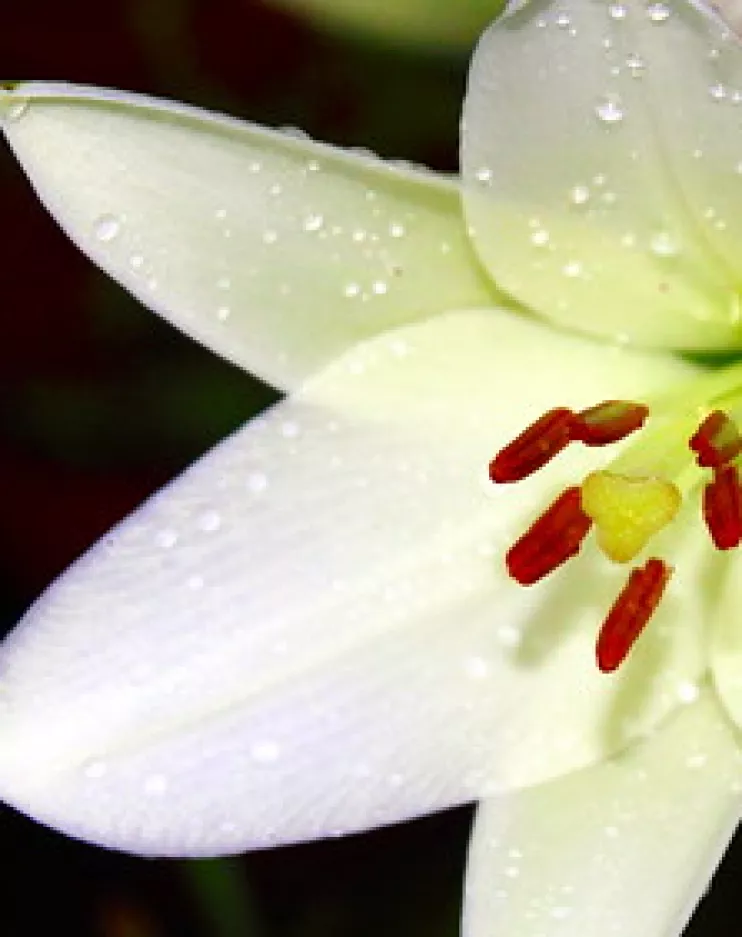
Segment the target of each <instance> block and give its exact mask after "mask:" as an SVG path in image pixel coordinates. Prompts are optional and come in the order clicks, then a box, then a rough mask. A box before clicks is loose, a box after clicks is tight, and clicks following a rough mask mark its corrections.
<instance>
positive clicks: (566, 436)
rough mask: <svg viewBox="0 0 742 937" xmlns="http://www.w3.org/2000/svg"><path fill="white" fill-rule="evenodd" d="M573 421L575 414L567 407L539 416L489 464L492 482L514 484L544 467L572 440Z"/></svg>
mask: <svg viewBox="0 0 742 937" xmlns="http://www.w3.org/2000/svg"><path fill="white" fill-rule="evenodd" d="M574 422H575V415H574V413H572V411H571V410H568V409H567V408H566V407H557V408H556V409H554V410H549V411H548V413H545V414H544V415H543V416H542V417H539V419H538V420H536V422H535V423H532V424H531V425H530V426H529V427H527V428H526V429H524V430H523V432H522V433H521V434H520V435H519V436H517V437H516V438H515V439H514V440H513V441H512V442H511V443H509V444H508V445H507V446H505V448H504V449H501V450H500V451H499V452H498V453H497V455H496V456H495V458H494V459H493V460H492V461H491V462H490V478H491V479H492V481H493V482H496V483H498V484H502V483H503V482H517V481H520V480H521V479H523V478H527V477H528V476H529V475H531V474H533V472H535V471H537V470H538V469H540V468H541V467H542V466H544V465H546V463H547V462H549V461H550V460H551V459H553V458H554V456H555V455H557V454H558V453H560V452H561V451H562V449H564V447H565V446H567V445H568V444H569V443H570V442H571V441H572V439H573V435H572V430H573V427H574Z"/></svg>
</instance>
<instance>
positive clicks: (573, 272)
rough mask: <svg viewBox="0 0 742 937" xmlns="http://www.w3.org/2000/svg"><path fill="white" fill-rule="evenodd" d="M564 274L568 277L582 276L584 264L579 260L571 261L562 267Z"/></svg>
mask: <svg viewBox="0 0 742 937" xmlns="http://www.w3.org/2000/svg"><path fill="white" fill-rule="evenodd" d="M562 272H563V273H564V275H565V276H566V277H579V276H582V264H581V263H580V262H579V260H570V261H569V262H568V263H566V264H565V265H564V267H562Z"/></svg>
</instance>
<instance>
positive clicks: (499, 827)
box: [464, 691, 742, 937]
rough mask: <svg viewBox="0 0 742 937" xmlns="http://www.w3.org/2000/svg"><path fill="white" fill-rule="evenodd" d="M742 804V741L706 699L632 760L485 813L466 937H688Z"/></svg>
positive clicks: (474, 854)
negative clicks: (588, 936) (686, 931)
mask: <svg viewBox="0 0 742 937" xmlns="http://www.w3.org/2000/svg"><path fill="white" fill-rule="evenodd" d="M741 805H742V758H741V757H740V748H739V742H738V740H737V737H736V736H735V734H734V732H733V731H732V730H731V729H730V728H729V727H728V726H727V725H726V724H725V721H724V719H723V717H722V714H721V712H720V710H719V708H718V706H717V704H716V702H715V701H714V699H713V694H712V693H710V692H708V691H706V692H704V693H703V694H702V696H701V698H700V699H699V700H698V702H696V703H694V704H692V705H689V706H687V707H685V708H684V710H683V711H682V712H679V713H677V714H675V715H673V716H672V717H671V719H670V721H669V722H668V723H666V724H663V725H662V726H660V727H659V728H658V729H657V730H656V732H655V733H654V734H653V735H651V736H650V737H649V738H648V739H646V740H645V741H643V742H641V743H639V744H638V745H636V746H634V747H633V748H631V749H630V750H629V751H628V752H627V753H626V754H625V755H624V756H622V757H620V758H617V759H616V760H614V761H611V762H608V763H606V764H603V765H599V766H596V767H593V768H589V769H588V770H586V771H583V772H580V773H579V774H575V775H573V776H571V777H569V778H564V779H563V780H561V781H559V782H556V783H553V784H548V785H544V786H542V787H537V788H534V789H533V790H529V791H525V792H523V793H521V794H518V795H515V796H512V797H510V798H508V799H507V801H506V804H505V805H503V803H501V802H499V801H498V800H491V801H487V802H485V803H483V804H482V805H481V806H480V808H479V812H478V815H477V820H476V825H475V831H474V835H473V838H472V843H471V847H470V851H469V873H468V879H467V888H466V904H465V912H464V935H465V937H494V935H496V934H508V935H509V937H568V935H569V937H571V935H573V934H611V935H612V937H655V935H657V934H668V935H669V934H680V933H681V932H682V930H683V928H684V927H685V925H686V924H687V922H688V919H689V918H690V916H691V914H692V912H693V910H694V908H695V906H696V904H697V903H698V901H700V899H701V897H702V895H703V893H704V891H705V890H706V888H707V887H708V883H709V880H710V879H711V876H712V875H713V873H714V871H715V869H716V866H717V865H718V863H719V861H720V859H721V857H722V855H723V853H724V850H725V848H726V846H727V844H728V842H729V840H730V839H731V837H732V835H733V834H734V830H735V828H736V826H737V821H738V818H739V813H740V806H741ZM505 807H506V808H507V812H506V813H505ZM503 814H505V816H506V817H507V818H508V819H509V825H508V826H505V827H503Z"/></svg>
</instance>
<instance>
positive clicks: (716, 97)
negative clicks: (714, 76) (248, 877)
mask: <svg viewBox="0 0 742 937" xmlns="http://www.w3.org/2000/svg"><path fill="white" fill-rule="evenodd" d="M709 95H710V96H711V99H712V100H713V101H723V100H724V98H725V97H726V96H727V89H726V88H725V87H724V85H722V84H721V83H717V84H715V85H711V87H710V88H709Z"/></svg>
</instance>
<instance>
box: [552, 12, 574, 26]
mask: <svg viewBox="0 0 742 937" xmlns="http://www.w3.org/2000/svg"><path fill="white" fill-rule="evenodd" d="M555 22H556V24H557V26H558V27H559V28H560V29H569V27H570V25H571V24H572V20H571V19H570V18H569V14H568V13H559V14H557V18H556V20H555Z"/></svg>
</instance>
